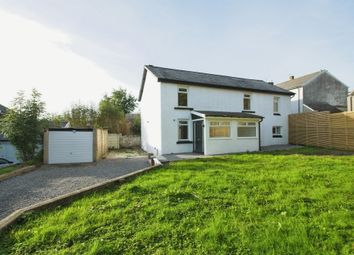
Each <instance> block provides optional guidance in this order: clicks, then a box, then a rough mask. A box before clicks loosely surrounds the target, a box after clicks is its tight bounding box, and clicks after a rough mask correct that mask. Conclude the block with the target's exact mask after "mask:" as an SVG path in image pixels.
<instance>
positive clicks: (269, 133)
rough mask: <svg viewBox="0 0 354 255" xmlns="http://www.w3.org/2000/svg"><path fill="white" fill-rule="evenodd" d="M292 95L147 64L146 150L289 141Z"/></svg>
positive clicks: (250, 147)
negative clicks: (289, 116) (289, 115)
mask: <svg viewBox="0 0 354 255" xmlns="http://www.w3.org/2000/svg"><path fill="white" fill-rule="evenodd" d="M292 95H293V93H292V92H290V91H288V90H285V89H282V88H279V87H276V86H274V85H272V84H269V83H266V82H264V81H261V80H254V79H244V78H237V77H230V76H224V75H215V74H208V73H200V72H191V71H185V70H176V69H170V68H163V67H157V66H152V65H147V66H145V68H144V73H143V79H142V83H141V88H140V94H139V101H140V102H141V143H142V148H143V149H144V150H145V151H147V152H150V153H153V154H154V155H162V154H170V153H189V152H196V153H201V154H205V155H211V154H222V153H232V152H246V151H257V150H259V149H260V147H261V146H267V145H275V144H287V143H288V114H290V112H291V106H290V97H291V96H292Z"/></svg>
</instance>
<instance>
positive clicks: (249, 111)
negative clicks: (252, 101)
mask: <svg viewBox="0 0 354 255" xmlns="http://www.w3.org/2000/svg"><path fill="white" fill-rule="evenodd" d="M242 112H244V113H256V112H255V111H251V110H243V111H242Z"/></svg>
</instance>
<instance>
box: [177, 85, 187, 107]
mask: <svg viewBox="0 0 354 255" xmlns="http://www.w3.org/2000/svg"><path fill="white" fill-rule="evenodd" d="M181 90H182V91H181ZM188 92H189V91H188V88H187V87H178V89H177V106H178V107H188V101H189V98H188ZM180 93H181V94H186V95H187V105H179V94H180Z"/></svg>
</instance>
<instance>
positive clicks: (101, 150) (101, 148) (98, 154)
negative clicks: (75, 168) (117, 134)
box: [93, 128, 108, 161]
mask: <svg viewBox="0 0 354 255" xmlns="http://www.w3.org/2000/svg"><path fill="white" fill-rule="evenodd" d="M93 149H94V160H95V161H97V160H100V159H102V158H103V157H104V156H105V155H106V154H107V153H108V130H107V129H100V128H97V129H95V130H94V146H93Z"/></svg>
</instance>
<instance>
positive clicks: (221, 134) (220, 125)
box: [209, 121, 230, 138]
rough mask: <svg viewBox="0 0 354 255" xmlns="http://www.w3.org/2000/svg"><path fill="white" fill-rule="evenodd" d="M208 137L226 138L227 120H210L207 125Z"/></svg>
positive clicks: (228, 123)
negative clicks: (208, 125)
mask: <svg viewBox="0 0 354 255" xmlns="http://www.w3.org/2000/svg"><path fill="white" fill-rule="evenodd" d="M209 137H210V138H227V137H230V122H229V121H211V122H210V127H209Z"/></svg>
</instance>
